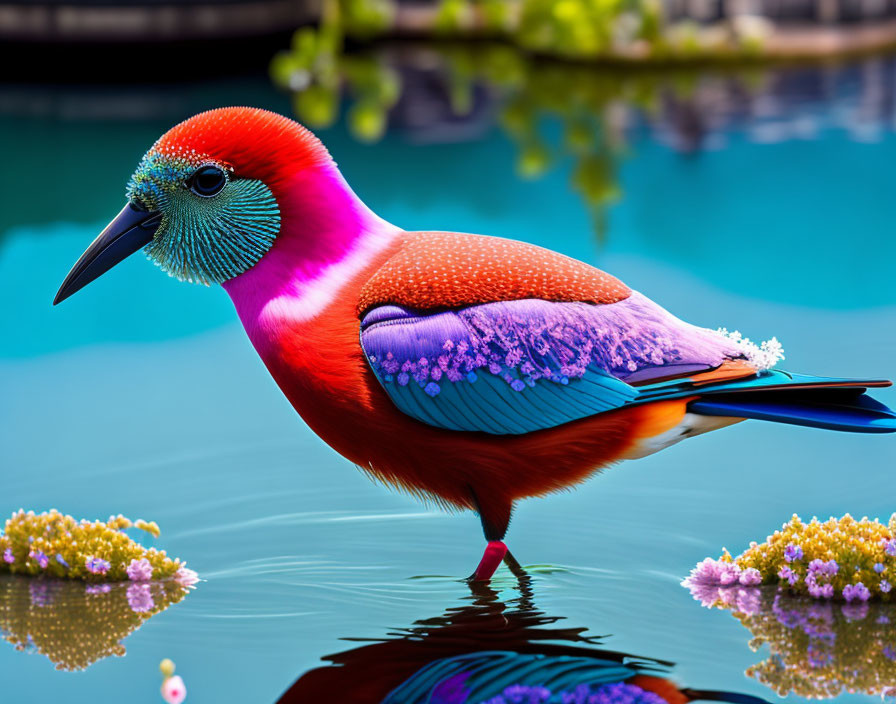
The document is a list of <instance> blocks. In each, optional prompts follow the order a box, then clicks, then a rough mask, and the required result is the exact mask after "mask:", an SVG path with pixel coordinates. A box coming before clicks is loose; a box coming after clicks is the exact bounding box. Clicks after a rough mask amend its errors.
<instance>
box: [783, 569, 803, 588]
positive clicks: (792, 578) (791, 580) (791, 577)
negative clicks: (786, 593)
mask: <svg viewBox="0 0 896 704" xmlns="http://www.w3.org/2000/svg"><path fill="white" fill-rule="evenodd" d="M778 576H779V577H780V578H781V579H786V580H787V583H788V584H789V585H790V586H791V587H792V586H793V585H794V584H796V583H797V582H799V581H800V576H799V575H798V574H797V573H796V572H794V571H793V570H792V569H790V568H789V567H787V566H786V565H785V566H784V567H782V568H781V569H779V570H778Z"/></svg>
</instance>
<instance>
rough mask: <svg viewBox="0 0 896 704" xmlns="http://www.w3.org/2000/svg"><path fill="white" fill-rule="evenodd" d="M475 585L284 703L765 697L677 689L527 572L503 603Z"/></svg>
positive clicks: (324, 671) (747, 703)
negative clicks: (609, 645) (570, 620)
mask: <svg viewBox="0 0 896 704" xmlns="http://www.w3.org/2000/svg"><path fill="white" fill-rule="evenodd" d="M471 591H472V594H471V596H470V597H469V602H470V603H468V604H465V605H463V606H460V607H456V608H451V609H448V610H447V611H446V612H445V613H444V614H442V615H441V616H436V617H435V618H430V619H425V620H421V621H417V622H416V623H415V624H414V625H413V626H411V627H410V628H403V629H400V630H396V631H393V632H391V633H389V635H388V636H387V637H386V638H383V639H381V640H376V641H368V642H365V644H363V645H359V646H358V647H356V648H353V649H351V650H346V651H344V652H341V653H337V654H335V655H329V656H327V657H325V658H323V659H324V660H325V661H327V662H328V663H329V664H327V665H325V666H323V667H319V668H316V669H314V670H311V671H309V672H306V673H305V674H304V675H302V676H301V677H300V678H299V679H298V680H296V682H295V683H294V684H293V685H292V687H290V689H289V690H288V691H287V692H286V693H285V694H284V695H283V697H282V698H281V699H280V704H294V703H296V704H297V703H298V702H322V701H344V702H352V703H353V704H367V703H369V704H423V703H424V702H426V703H428V704H505V703H508V704H509V703H510V702H514V703H519V704H530V702H531V703H532V704H542V703H548V702H549V703H550V704H554V703H555V702H556V703H558V704H561V703H562V704H592V703H593V704H664V703H667V704H684V703H685V702H690V701H697V700H716V701H729V702H740V703H742V704H753V703H756V704H759V703H761V702H762V700H761V699H757V698H755V697H750V696H746V695H740V694H733V693H728V692H710V691H697V690H692V689H686V688H681V687H679V686H678V685H677V684H675V683H673V682H672V681H671V680H670V679H668V673H669V668H670V667H671V665H672V663H669V662H664V661H661V660H654V659H651V658H642V657H636V656H633V655H629V654H627V653H621V652H617V651H613V650H608V649H605V648H602V647H600V645H601V643H600V638H599V637H596V636H589V635H586V630H587V629H586V628H583V627H576V626H572V625H563V624H561V623H560V622H561V621H562V620H563V619H562V618H561V617H554V616H548V615H547V614H545V613H544V612H542V611H540V610H538V609H537V608H536V607H535V605H534V603H533V596H532V586H531V581H530V579H529V578H528V577H525V576H523V577H521V578H520V579H519V596H518V597H516V598H514V599H510V600H508V601H506V602H505V601H502V599H501V598H500V596H499V594H498V593H497V592H495V591H494V590H492V589H491V588H489V587H488V586H486V585H483V584H476V585H474V586H472V587H471ZM346 640H356V639H351V638H348V639H346Z"/></svg>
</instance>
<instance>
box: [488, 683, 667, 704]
mask: <svg viewBox="0 0 896 704" xmlns="http://www.w3.org/2000/svg"><path fill="white" fill-rule="evenodd" d="M552 697H553V698H554V699H555V700H556V701H557V702H559V704H667V702H666V700H665V699H663V698H662V697H660V696H659V695H658V694H655V693H654V692H649V691H647V690H645V689H642V688H641V687H638V686H637V685H633V684H627V683H625V682H614V683H612V684H605V685H601V686H600V687H597V688H594V689H593V688H592V687H590V686H589V685H587V684H580V685H578V686H577V687H576V688H575V689H571V690H562V691H559V692H557V696H556V697H554V694H553V693H552V692H551V690H549V689H548V688H547V687H541V686H529V685H523V684H515V685H511V686H510V687H507V688H506V689H505V690H504V691H503V692H502V693H501V694H499V695H498V696H496V697H492V698H491V699H487V700H485V701H484V702H482V703H481V704H543V703H544V702H547V701H548V700H549V699H551V698H552Z"/></svg>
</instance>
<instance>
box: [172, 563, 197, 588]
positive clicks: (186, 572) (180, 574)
mask: <svg viewBox="0 0 896 704" xmlns="http://www.w3.org/2000/svg"><path fill="white" fill-rule="evenodd" d="M174 581H175V582H177V583H178V584H179V585H180V586H182V587H192V586H193V585H194V584H196V582H198V581H199V575H198V574H196V572H195V571H194V570H191V569H189V568H187V567H184V566H183V565H181V566H180V567H178V568H177V572H175V573H174Z"/></svg>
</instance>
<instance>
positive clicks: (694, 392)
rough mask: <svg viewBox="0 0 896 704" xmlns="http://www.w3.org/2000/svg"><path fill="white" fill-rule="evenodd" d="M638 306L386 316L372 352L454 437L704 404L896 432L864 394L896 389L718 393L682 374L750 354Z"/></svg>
mask: <svg viewBox="0 0 896 704" xmlns="http://www.w3.org/2000/svg"><path fill="white" fill-rule="evenodd" d="M632 298H634V299H635V300H633V301H629V299H626V301H622V302H619V303H615V304H611V305H601V306H593V305H587V304H576V303H553V302H549V301H532V300H524V301H508V302H504V303H492V304H485V305H481V306H473V307H472V308H469V309H463V310H460V311H443V312H440V313H433V314H430V315H419V314H417V313H413V312H410V311H406V310H404V309H402V308H399V307H397V306H381V307H379V308H374V309H373V310H371V311H370V312H369V313H368V314H367V315H366V316H365V318H364V320H363V321H362V324H361V346H362V348H363V350H364V353H365V355H366V357H367V360H368V362H369V363H370V366H371V368H372V369H373V371H374V373H375V374H376V376H377V379H378V380H379V381H380V383H381V384H382V386H383V388H384V389H385V391H386V393H387V394H388V395H389V397H390V398H391V400H392V402H393V403H394V404H395V405H396V406H397V407H398V408H399V409H400V410H401V411H402V412H403V413H405V414H407V415H409V416H411V417H413V418H416V419H417V420H419V421H421V422H423V423H426V424H428V425H432V426H435V427H439V428H445V429H447V430H456V431H473V432H484V433H489V434H493V435H520V434H525V433H530V432H534V431H537V430H543V429H547V428H552V427H556V426H558V425H563V424H565V423H569V422H572V421H575V420H579V419H582V418H587V417H590V416H594V415H597V414H600V413H604V412H607V411H611V410H613V409H618V408H622V407H625V406H630V405H635V404H645V403H651V402H656V401H664V400H672V399H680V398H689V397H693V396H697V397H698V399H697V400H695V401H692V402H691V403H690V404H689V410H690V411H691V412H693V413H699V414H703V415H722V416H732V417H738V418H757V419H762V420H772V421H777V422H783V423H793V424H797V425H808V426H813V427H820V428H828V429H834V430H851V431H857V432H894V431H896V414H894V413H893V412H892V411H890V410H889V409H888V408H886V407H885V406H882V405H880V404H877V403H876V402H873V401H871V399H870V398H869V397H866V396H861V394H863V393H864V391H865V389H866V388H867V387H870V386H882V385H888V382H881V381H873V380H850V379H840V378H825V377H812V376H806V375H801V374H791V373H788V372H784V371H781V370H769V371H763V372H759V373H757V374H755V375H753V376H750V377H746V378H738V379H733V380H729V381H719V382H714V383H709V384H701V383H700V382H699V381H695V380H694V379H693V378H691V377H689V376H681V374H682V372H683V371H686V372H687V373H689V374H696V373H699V372H701V371H705V370H709V369H712V368H714V367H716V366H718V365H719V364H721V363H722V362H723V361H725V360H726V359H735V358H738V357H739V356H740V351H739V350H738V349H737V348H736V347H732V346H731V343H730V340H727V339H726V338H725V337H723V336H721V335H718V334H715V333H712V332H711V331H708V330H704V329H702V328H696V327H694V326H689V325H687V324H686V323H683V322H682V321H680V320H678V319H677V318H674V317H673V316H671V315H670V314H668V313H666V312H665V311H663V310H662V309H661V308H659V307H658V306H656V305H655V304H652V303H650V302H649V301H647V300H646V299H644V297H643V296H639V295H637V294H633V296H632ZM664 374H665V375H676V377H675V378H672V379H668V378H666V379H664V378H663V375H664ZM651 379H654V380H655V381H653V382H652V383H650V380H651ZM627 380H631V381H632V382H633V383H637V384H638V385H637V386H633V385H631V384H629V383H627ZM849 389H852V391H849ZM857 399H859V400H857Z"/></svg>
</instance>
